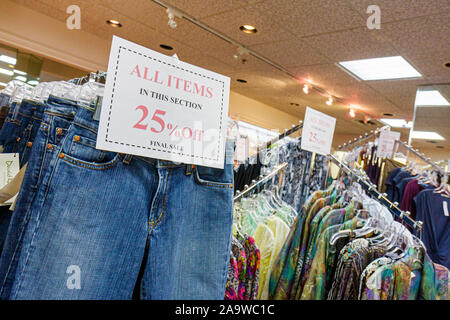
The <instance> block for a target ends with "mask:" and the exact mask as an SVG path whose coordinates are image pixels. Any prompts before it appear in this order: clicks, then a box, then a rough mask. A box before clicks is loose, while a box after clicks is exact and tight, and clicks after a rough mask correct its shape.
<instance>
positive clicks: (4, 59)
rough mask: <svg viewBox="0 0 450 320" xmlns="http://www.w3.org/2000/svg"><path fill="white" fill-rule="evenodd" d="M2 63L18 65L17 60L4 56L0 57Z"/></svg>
mask: <svg viewBox="0 0 450 320" xmlns="http://www.w3.org/2000/svg"><path fill="white" fill-rule="evenodd" d="M0 61H2V62H5V63H9V64H12V65H16V62H17V59H16V58H13V57H10V56H6V55H4V54H2V55H0Z"/></svg>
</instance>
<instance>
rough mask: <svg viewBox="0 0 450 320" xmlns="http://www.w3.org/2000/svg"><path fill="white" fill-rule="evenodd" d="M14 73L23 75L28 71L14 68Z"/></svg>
mask: <svg viewBox="0 0 450 320" xmlns="http://www.w3.org/2000/svg"><path fill="white" fill-rule="evenodd" d="M14 73H17V74H20V75H21V76H24V75H26V74H27V73H26V72H23V71H20V70H14Z"/></svg>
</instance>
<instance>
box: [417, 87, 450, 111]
mask: <svg viewBox="0 0 450 320" xmlns="http://www.w3.org/2000/svg"><path fill="white" fill-rule="evenodd" d="M416 106H418V107H425V106H450V103H449V102H448V101H447V99H445V98H444V96H443V95H442V94H441V93H440V92H439V91H438V90H427V91H424V90H420V91H417V94H416Z"/></svg>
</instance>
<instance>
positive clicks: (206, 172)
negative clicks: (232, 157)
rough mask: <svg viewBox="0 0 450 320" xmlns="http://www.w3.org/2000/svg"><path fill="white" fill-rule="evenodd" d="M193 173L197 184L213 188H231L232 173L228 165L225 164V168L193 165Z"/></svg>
mask: <svg viewBox="0 0 450 320" xmlns="http://www.w3.org/2000/svg"><path fill="white" fill-rule="evenodd" d="M193 174H194V178H195V181H196V182H197V183H198V184H201V185H204V186H207V187H213V188H225V189H231V188H233V174H232V171H231V166H230V165H225V169H216V168H210V167H203V166H195V167H194V171H193Z"/></svg>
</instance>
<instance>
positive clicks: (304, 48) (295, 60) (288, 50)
mask: <svg viewBox="0 0 450 320" xmlns="http://www.w3.org/2000/svg"><path fill="white" fill-rule="evenodd" d="M251 48H252V49H253V50H255V51H256V52H258V53H259V54H261V55H263V56H264V57H266V58H269V59H271V60H272V61H276V62H277V63H279V64H280V65H282V66H283V67H290V66H305V65H312V64H321V63H327V62H330V61H328V59H326V58H325V57H324V56H322V55H321V54H320V53H319V52H318V51H317V50H315V49H313V48H311V47H310V46H309V45H308V43H306V42H305V41H303V40H301V39H294V40H289V41H280V42H271V43H267V44H260V45H255V46H251Z"/></svg>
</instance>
